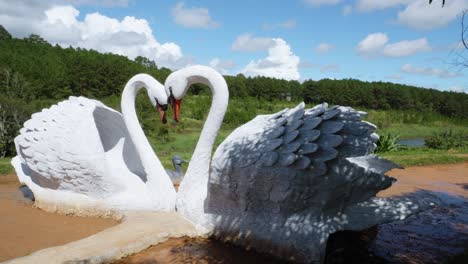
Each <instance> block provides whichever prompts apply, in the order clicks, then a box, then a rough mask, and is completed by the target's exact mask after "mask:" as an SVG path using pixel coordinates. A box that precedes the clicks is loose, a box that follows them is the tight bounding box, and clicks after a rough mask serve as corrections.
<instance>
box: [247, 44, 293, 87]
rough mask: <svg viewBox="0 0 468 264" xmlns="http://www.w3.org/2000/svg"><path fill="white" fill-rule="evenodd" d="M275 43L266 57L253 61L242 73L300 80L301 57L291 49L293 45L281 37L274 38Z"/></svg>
mask: <svg viewBox="0 0 468 264" xmlns="http://www.w3.org/2000/svg"><path fill="white" fill-rule="evenodd" d="M271 41H272V42H273V43H274V44H273V45H272V46H271V47H270V48H268V56H267V57H266V58H263V59H260V60H257V61H251V62H250V63H249V64H247V65H246V66H245V67H244V69H242V71H241V72H242V73H243V74H245V75H247V76H258V75H260V76H266V77H272V78H278V79H286V80H299V78H300V75H299V64H300V59H299V57H298V56H296V55H294V54H293V52H292V51H291V47H290V46H289V44H288V43H286V41H284V40H283V39H281V38H273V39H271Z"/></svg>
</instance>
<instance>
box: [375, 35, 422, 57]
mask: <svg viewBox="0 0 468 264" xmlns="http://www.w3.org/2000/svg"><path fill="white" fill-rule="evenodd" d="M430 50H431V47H430V46H429V43H428V42H427V39H426V38H420V39H415V40H403V41H400V42H396V43H393V44H387V45H385V47H384V50H383V54H384V55H385V56H388V57H404V56H410V55H413V54H416V53H418V52H424V51H430Z"/></svg>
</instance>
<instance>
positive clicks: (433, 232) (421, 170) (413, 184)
mask: <svg viewBox="0 0 468 264" xmlns="http://www.w3.org/2000/svg"><path fill="white" fill-rule="evenodd" d="M390 175H391V176H392V177H395V178H397V179H398V182H397V183H396V184H394V186H392V187H391V188H390V189H388V190H386V191H384V192H382V193H380V194H379V196H394V195H399V196H407V195H411V196H415V197H419V196H424V195H428V194H429V193H430V195H436V196H437V197H439V198H440V199H441V200H442V201H443V202H444V205H443V206H437V207H435V208H433V209H431V210H429V211H426V212H423V213H420V214H418V215H414V216H411V217H409V218H408V219H406V220H404V221H400V222H395V223H390V224H384V225H379V226H377V227H374V228H371V229H368V230H365V231H363V232H338V233H336V234H334V235H332V236H331V237H330V239H329V241H328V246H327V259H326V262H327V263H415V264H416V263H444V262H446V261H450V260H451V259H452V258H453V257H454V256H457V255H460V254H462V253H463V252H464V250H468V163H464V164H456V165H436V166H426V167H412V168H408V169H406V170H394V171H392V172H391V173H390ZM464 261H466V262H464ZM116 263H118V264H124V263H127V264H128V263H145V264H149V263H286V262H282V261H279V260H275V259H273V258H271V257H268V256H265V255H262V254H258V253H255V252H251V251H244V250H242V249H240V248H238V247H235V246H231V245H226V244H223V243H220V242H217V241H214V240H211V239H201V238H197V239H188V238H179V239H170V240H169V241H167V242H165V243H162V244H159V245H156V246H152V247H150V248H149V249H147V250H145V251H143V252H141V253H138V254H135V255H132V256H129V257H127V258H125V259H122V260H120V261H118V262H116ZM459 263H468V261H467V259H466V258H465V259H462V260H461V262H459Z"/></svg>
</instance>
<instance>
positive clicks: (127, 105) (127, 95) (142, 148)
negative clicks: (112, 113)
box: [121, 75, 166, 181]
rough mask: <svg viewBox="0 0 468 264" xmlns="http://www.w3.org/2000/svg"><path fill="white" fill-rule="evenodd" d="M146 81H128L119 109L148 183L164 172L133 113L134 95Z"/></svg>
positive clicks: (138, 77) (139, 77)
mask: <svg viewBox="0 0 468 264" xmlns="http://www.w3.org/2000/svg"><path fill="white" fill-rule="evenodd" d="M147 81H148V80H144V78H142V77H141V76H139V75H137V76H135V77H133V78H132V79H130V81H129V82H128V83H127V85H126V86H125V88H124V90H123V92H122V101H121V109H122V115H123V119H124V122H125V125H126V126H127V130H128V133H129V135H130V137H131V139H132V141H133V143H134V145H135V148H136V151H137V153H138V155H139V156H140V159H141V162H142V165H143V167H144V169H145V171H146V174H147V178H148V181H150V180H152V179H154V177H155V175H158V174H161V175H165V173H166V171H165V170H164V167H163V166H162V164H161V162H160V161H159V159H158V158H157V156H156V154H155V153H154V150H153V149H152V147H151V145H150V143H149V142H148V139H147V138H146V136H145V133H144V132H143V129H142V128H141V125H140V122H139V121H138V117H137V114H136V111H135V99H136V95H137V93H138V91H139V90H140V89H141V88H145V87H146V85H147V83H146V82H147Z"/></svg>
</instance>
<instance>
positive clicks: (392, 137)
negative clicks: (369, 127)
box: [375, 133, 400, 152]
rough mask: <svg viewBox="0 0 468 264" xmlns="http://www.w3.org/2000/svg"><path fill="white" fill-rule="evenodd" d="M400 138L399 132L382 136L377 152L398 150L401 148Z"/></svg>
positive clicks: (378, 142)
mask: <svg viewBox="0 0 468 264" xmlns="http://www.w3.org/2000/svg"><path fill="white" fill-rule="evenodd" d="M399 138H400V134H399V133H395V134H394V133H387V134H383V135H381V136H380V138H379V141H377V149H376V150H375V151H376V152H386V151H396V150H398V148H399V145H398V143H397V142H398V139H399Z"/></svg>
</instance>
